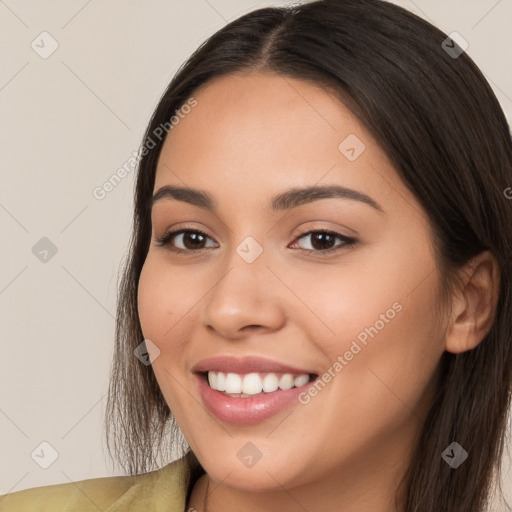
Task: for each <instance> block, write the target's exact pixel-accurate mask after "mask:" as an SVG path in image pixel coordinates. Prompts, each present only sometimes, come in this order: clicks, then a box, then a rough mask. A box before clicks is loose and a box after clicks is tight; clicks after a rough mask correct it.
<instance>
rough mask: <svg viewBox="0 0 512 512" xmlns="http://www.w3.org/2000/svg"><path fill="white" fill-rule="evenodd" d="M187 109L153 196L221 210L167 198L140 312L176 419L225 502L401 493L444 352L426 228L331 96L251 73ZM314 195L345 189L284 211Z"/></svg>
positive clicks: (212, 89) (156, 219)
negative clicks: (306, 493)
mask: <svg viewBox="0 0 512 512" xmlns="http://www.w3.org/2000/svg"><path fill="white" fill-rule="evenodd" d="M194 97H195V98H196V100H197V105H196V106H195V107H193V108H191V109H190V112H189V113H188V114H187V115H185V116H184V118H183V119H181V120H180V122H179V124H177V125H175V126H174V128H173V129H172V130H171V131H170V133H169V135H168V136H167V139H166V141H165V144H164V147H163V150H162V153H161V155H160V159H159V163H158V168H157V174H156V183H155V188H154V193H157V191H159V190H161V189H162V187H166V186H172V187H180V188H182V187H183V188H191V189H197V190H198V191H201V192H202V193H203V194H207V195H208V196H209V197H210V198H211V199H210V202H211V204H210V205H207V202H206V201H203V202H202V203H199V202H198V201H196V200H194V199H197V198H196V196H195V195H193V194H184V193H182V194H181V195H177V194H176V193H173V194H171V192H170V191H169V189H168V190H167V193H165V192H163V193H161V194H159V196H160V197H159V198H158V199H157V200H155V201H154V204H153V207H152V240H151V244H150V248H149V251H148V254H147V259H146V261H145V264H144V267H143V269H142V273H141V276H140V282H139V296H138V299H139V314H140V321H141V325H142V330H143V333H144V337H145V338H146V339H149V340H151V342H152V343H149V344H148V348H149V349H150V353H151V352H152V354H153V357H155V359H154V361H153V370H154V372H155V375H156V378H157V379H158V383H159V385H160V387H161V389H162V392H163V395H164V397H165V399H166V401H167V403H168V405H169V407H170V409H171V411H172V413H173V414H174V416H175V418H176V420H177V422H178V424H179V426H180V428H181V430H182V432H183V433H184V435H185V437H186V439H187V440H188V442H189V444H190V445H191V448H192V449H193V451H194V452H195V454H196V456H197V457H198V459H199V460H200V462H201V463H202V465H203V467H204V468H205V470H206V471H207V473H208V474H209V475H210V477H211V478H212V479H214V480H215V481H217V482H222V484H223V485H227V486H230V487H232V488H236V489H239V490H255V491H262V490H272V489H275V490H279V489H281V486H284V487H286V488H292V487H295V486H301V485H309V484H312V483H314V482H319V481H322V482H328V481H329V479H331V478H332V479H334V480H336V481H338V482H339V481H340V480H339V478H340V477H342V476H343V475H345V476H346V477H347V478H351V481H352V482H354V485H357V484H356V482H357V481H358V475H362V474H363V473H364V475H365V478H366V479H368V478H373V480H374V481H375V478H377V477H376V475H381V476H380V477H379V478H382V475H385V477H386V478H387V477H389V478H394V476H392V475H395V474H396V473H397V472H398V471H399V470H402V469H403V467H404V466H405V464H406V462H407V457H408V456H409V455H410V453H411V450H412V446H413V443H414V442H415V440H416V438H417V436H418V433H419V430H420V428H421V427H422V424H423V421H424V419H425V416H426V413H427V410H428V408H429V406H430V405H431V401H432V399H433V396H434V394H435V390H436V377H437V368H438V362H439V359H440V357H441V355H442V353H443V351H444V349H445V347H444V340H443V336H442V325H441V324H442V322H440V319H439V318H437V317H436V313H435V311H436V309H435V306H436V301H438V296H439V291H440V288H439V278H438V273H437V271H436V266H435V261H434V254H433V250H432V247H431V238H430V235H429V227H428V222H427V217H426V214H425V212H424V211H423V209H422V208H421V207H420V205H419V203H418V202H417V200H416V199H415V197H414V196H413V195H412V194H411V192H410V191H409V190H408V189H407V188H406V187H405V186H404V184H403V183H402V182H401V180H400V179H399V177H398V175H397V174H396V172H395V170H394V169H393V166H392V165H391V164H390V162H389V160H388V159H387V158H386V155H385V154H384V153H383V151H382V150H381V148H380V147H379V146H378V145H377V143H376V141H375V140H374V139H373V138H372V137H371V136H370V134H369V133H368V131H367V130H365V129H364V128H363V126H362V125H361V123H360V122H358V120H357V119H356V118H355V117H354V115H352V114H351V112H350V111H349V110H348V109H347V108H346V107H344V105H343V104H341V103H340V102H339V100H337V99H336V98H334V96H331V95H329V94H328V93H327V92H326V91H325V90H324V89H322V88H319V87H317V86H315V85H313V84H311V83H308V82H303V81H299V80H295V79H291V78H288V77H286V78H285V77H282V76H278V75H273V74H253V75H251V76H245V77H242V76H229V77H221V78H218V79H216V80H214V81H212V82H210V83H208V84H206V85H205V86H203V87H202V88H200V89H199V90H198V91H196V92H195V93H194ZM309 187H342V188H340V189H339V193H338V194H337V195H336V194H327V193H324V194H319V195H315V194H312V193H302V194H299V195H291V196H288V198H287V199H288V200H286V197H285V198H284V199H283V198H281V200H276V199H275V198H276V196H282V195H283V194H287V193H289V191H291V190H292V189H293V190H299V189H302V188H309ZM343 189H349V191H348V192H347V190H345V191H343ZM203 199H204V198H203ZM181 229H186V230H188V232H185V233H184V234H183V233H181V234H177V235H175V236H174V237H168V238H167V245H165V246H161V245H159V244H158V242H157V239H160V238H162V237H163V236H164V235H165V234H166V233H169V232H171V231H177V230H181ZM322 230H323V231H328V232H330V233H331V234H330V235H326V234H325V233H324V234H322V233H321V231H322ZM197 231H199V232H201V233H202V234H201V233H197ZM319 231H320V233H319ZM350 240H352V242H351V241H350ZM172 249H177V250H178V251H179V250H180V249H181V251H180V252H173V251H172ZM329 249H330V250H329ZM248 357H251V358H252V359H251V360H249V359H245V360H244V358H248ZM211 358H216V359H215V360H214V359H211ZM217 358H220V359H217ZM279 365H281V366H282V367H279ZM209 369H211V370H212V371H214V370H215V372H216V373H215V374H213V377H212V378H213V379H215V380H216V384H215V383H214V385H216V386H217V387H220V388H221V389H222V386H223V385H224V386H228V391H229V390H230V391H231V393H234V394H236V393H239V392H240V390H245V391H246V392H247V393H246V395H247V394H249V393H255V394H249V396H245V397H237V396H228V395H226V393H225V392H222V391H216V390H213V389H211V388H210V387H209V386H208V385H207V383H206V379H205V376H204V372H206V371H207V370H209ZM199 370H200V372H199ZM219 371H223V373H224V374H225V377H226V378H225V379H223V377H222V376H218V374H217V372H219ZM228 373H231V374H233V375H231V376H227V374H228ZM247 374H253V375H251V376H249V377H248V378H247V379H245V375H247ZM254 374H256V375H254ZM286 374H288V375H286ZM302 374H314V375H313V376H318V378H317V379H316V380H315V381H314V382H309V383H307V384H303V381H304V379H305V378H303V377H300V375H302ZM290 375H291V376H290ZM244 379H245V381H244ZM295 379H297V380H295ZM223 381H225V382H224V383H223ZM228 382H229V384H228ZM292 382H293V383H296V384H297V386H298V387H294V388H292V389H286V388H287V387H288V386H290V385H291V384H290V383H292ZM240 383H242V385H243V386H244V387H243V389H242V388H241V387H237V386H240ZM279 384H281V385H282V387H283V388H285V389H281V388H278V389H277V390H276V391H272V389H275V387H276V385H277V386H279ZM262 386H264V388H263V389H266V390H267V391H265V390H262ZM258 390H260V391H258ZM372 475H373V476H372Z"/></svg>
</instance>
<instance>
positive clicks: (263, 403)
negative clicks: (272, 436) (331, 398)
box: [196, 374, 312, 425]
mask: <svg viewBox="0 0 512 512" xmlns="http://www.w3.org/2000/svg"><path fill="white" fill-rule="evenodd" d="M196 377H197V379H198V382H199V391H200V393H201V397H202V398H203V402H204V404H205V405H206V407H207V408H208V409H209V410H210V412H211V413H212V414H213V415H214V416H215V417H216V418H218V419H219V420H221V421H225V422H227V423H236V424H239V425H248V424H252V423H258V422H260V421H263V420H265V419H267V418H270V417H271V416H274V415H275V414H277V413H279V412H280V411H282V410H283V409H285V408H286V407H288V406H289V405H291V404H293V403H295V404H298V403H299V401H298V396H299V395H300V393H301V392H302V391H304V389H305V388H307V387H309V386H310V385H311V384H312V382H307V383H306V384H304V385H303V386H300V387H298V388H291V389H287V390H282V389H281V390H278V391H273V392H272V393H265V394H264V395H258V396H254V397H253V398H232V397H230V396H227V395H225V394H224V393H221V392H220V391H216V390H215V389H212V388H211V387H210V386H209V385H208V383H207V382H206V380H205V378H204V376H203V375H202V374H196Z"/></svg>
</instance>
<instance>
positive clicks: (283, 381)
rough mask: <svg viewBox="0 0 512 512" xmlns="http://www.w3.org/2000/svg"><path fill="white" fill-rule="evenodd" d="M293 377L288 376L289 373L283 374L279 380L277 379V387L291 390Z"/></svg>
mask: <svg viewBox="0 0 512 512" xmlns="http://www.w3.org/2000/svg"><path fill="white" fill-rule="evenodd" d="M293 381H294V378H293V375H290V374H289V373H285V374H284V375H283V376H282V377H281V378H280V379H279V387H280V388H281V389H284V390H287V389H292V388H293Z"/></svg>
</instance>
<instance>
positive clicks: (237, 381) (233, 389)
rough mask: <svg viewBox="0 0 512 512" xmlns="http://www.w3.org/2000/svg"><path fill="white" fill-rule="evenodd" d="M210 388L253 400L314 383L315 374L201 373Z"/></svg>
mask: <svg viewBox="0 0 512 512" xmlns="http://www.w3.org/2000/svg"><path fill="white" fill-rule="evenodd" d="M200 375H201V376H202V378H203V379H204V380H205V381H206V383H207V384H208V385H209V387H210V388H211V389H213V390H215V391H218V392H220V393H222V394H223V395H225V396H229V397H232V398H253V397H258V396H265V395H269V394H272V393H275V392H279V391H287V390H289V389H292V388H300V387H302V386H306V385H307V384H309V383H311V382H312V381H314V380H315V379H316V378H317V377H318V375H317V374H314V373H301V374H292V373H279V372H251V373H245V374H239V373H232V372H219V371H212V370H210V371H208V372H200Z"/></svg>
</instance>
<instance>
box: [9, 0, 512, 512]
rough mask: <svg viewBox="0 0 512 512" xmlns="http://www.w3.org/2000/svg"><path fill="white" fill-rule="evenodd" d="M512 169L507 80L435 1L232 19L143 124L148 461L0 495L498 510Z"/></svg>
mask: <svg viewBox="0 0 512 512" xmlns="http://www.w3.org/2000/svg"><path fill="white" fill-rule="evenodd" d="M510 186H512V143H511V138H510V133H509V128H508V126H507V122H506V120H505V117H504V115H503V112H502V111H501V109H500V106H499V104H498V101H497V99H496V97H495V96H494V94H493V92H492V91H491V89H490V87H489V86H488V84H487V82H486V81H485V79H484V78H483V76H482V74H481V73H480V71H479V70H478V69H477V68H476V66H475V65H474V63H473V62H472V61H471V59H470V58H469V57H468V56H467V55H466V54H465V53H464V51H463V48H461V46H460V45H459V44H457V41H454V40H453V39H451V38H449V37H447V36H446V34H443V33H442V32H440V31H439V30H438V29H436V28H435V27H433V26H432V25H430V24H429V23H427V22H425V21H423V20H421V19H419V18H418V17H416V16H414V15H412V14H411V13H409V12H407V11H405V10H403V9H401V8H399V7H396V6H394V5H391V4H388V3H385V2H381V1H378V0H346V1H343V2H340V1H333V0H323V1H316V2H311V3H308V4H304V5H302V6H294V7H288V8H268V9H260V10H257V11H254V12H251V13H249V14H247V15H245V16H242V17H241V18H239V19H238V20H235V21H234V22H232V23H230V24H228V25H227V26H226V27H224V28H223V29H221V30H220V31H219V32H217V33H216V34H214V35H213V36H212V37H211V38H210V39H209V40H208V41H207V42H206V43H205V44H203V45H202V46H201V47H200V48H199V49H198V50H197V51H196V52H195V53H194V54H193V55H192V57H191V58H190V59H189V60H188V62H187V63H186V64H185V65H184V66H183V67H182V68H181V69H180V70H179V72H178V73H177V75H176V76H175V78H174V79H173V80H172V82H171V84H170V85H169V87H168V89H167V91H166V92H165V94H164V95H163V97H162V99H161V101H160V102H159V104H158V106H157V108H156V110H155V113H154V115H153V117H152V119H151V121H150V123H149V126H148V128H147V131H146V134H145V139H144V144H143V146H142V151H141V160H140V165H139V169H138V177H137V183H136V192H135V213H134V227H133V238H132V245H131V252H130V255H129V258H128V261H127V265H126V268H125V271H124V275H123V280H122V283H121V286H120V294H119V306H118V316H117V336H116V338H117V340H116V353H115V357H114V362H113V368H112V378H111V387H110V396H109V404H108V410H107V413H108V414H107V418H106V419H107V423H106V426H107V430H108V434H109V439H110V442H111V444H110V446H111V448H112V451H113V452H114V454H115V456H116V458H117V460H119V461H120V463H121V464H122V465H123V467H125V468H126V469H127V472H128V473H129V474H130V475H131V476H127V477H113V478H102V479H95V480H87V481H83V482H78V483H73V484H62V485H57V486H47V487H43V488H39V489H29V490H26V491H21V492H18V493H14V494H12V495H7V496H6V497H4V498H3V499H2V500H1V501H0V511H4V510H5V511H7V510H9V511H13V510H28V509H30V510H46V509H48V510H50V509H51V510H81V511H82V510H98V509H99V510H107V511H109V512H113V511H117V510H118V511H120V510H143V509H144V510H197V511H205V512H211V511H223V510H232V509H243V510H246V511H252V510H279V511H295V510H308V511H316V510H344V511H348V512H351V511H356V510H361V509H363V508H364V509H368V510H374V511H400V512H405V511H407V512H412V511H414V512H420V511H421V512H434V511H435V512H439V511H455V510H456V511H458V512H461V511H463V512H477V511H478V512H480V511H482V510H484V509H485V507H487V506H488V504H489V501H488V500H489V497H490V494H491V491H492V490H493V486H492V485H493V482H494V480H493V477H495V476H496V474H498V473H499V469H500V468H499V463H500V460H501V455H502V450H503V441H504V434H505V432H506V425H507V423H506V422H507V417H508V416H507V413H508V406H509V399H510V387H511V372H510V369H511V368H512V344H511V322H510V318H511V313H512V311H511V309H512V305H511V258H510V255H511V253H512V247H511V244H512V238H511V234H510V226H512V210H511V203H510V200H509V197H510V193H509V194H507V190H510ZM182 434H183V436H184V438H185V439H182V437H181V435H182ZM169 439H171V440H172V443H170V442H169ZM185 440H186V441H185ZM163 443H167V444H165V445H164V444H163ZM171 449H172V450H178V456H179V458H178V460H176V461H175V462H173V463H170V464H168V465H167V466H165V467H163V468H162V469H160V470H157V471H152V472H149V473H148V472H147V471H148V469H151V468H152V467H153V466H154V463H155V460H156V456H157V454H159V453H164V454H165V453H167V452H168V451H169V450H171ZM180 449H181V450H182V451H181V452H180V451H179V450H180ZM45 507H46V508H45Z"/></svg>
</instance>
